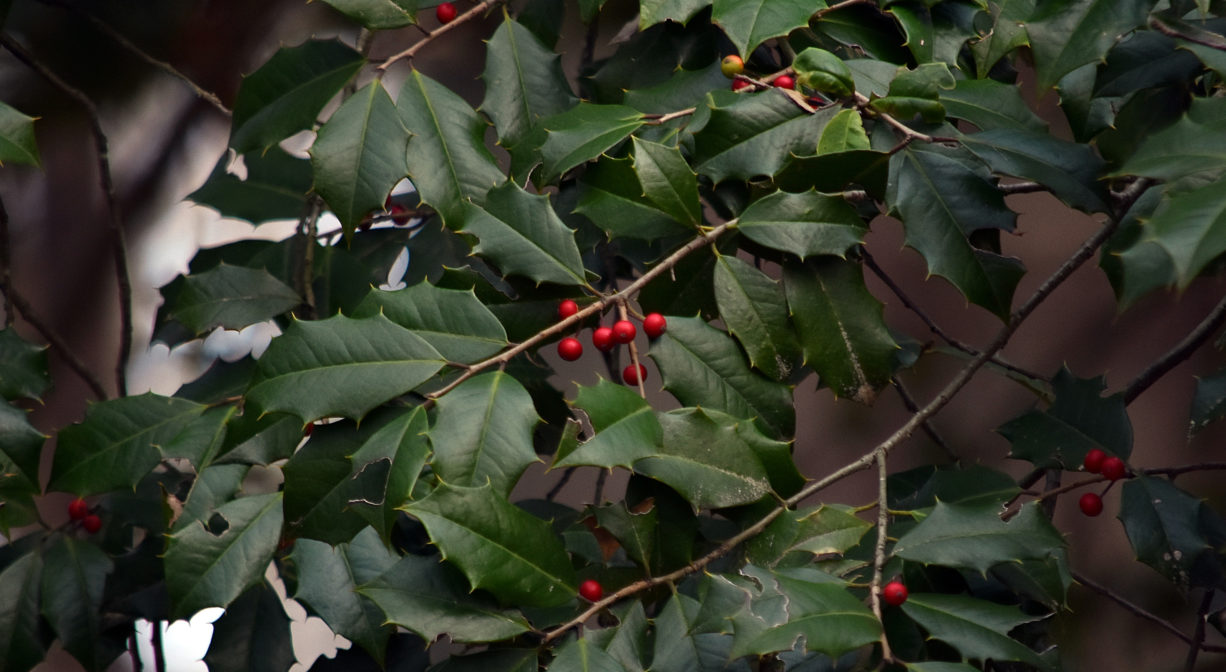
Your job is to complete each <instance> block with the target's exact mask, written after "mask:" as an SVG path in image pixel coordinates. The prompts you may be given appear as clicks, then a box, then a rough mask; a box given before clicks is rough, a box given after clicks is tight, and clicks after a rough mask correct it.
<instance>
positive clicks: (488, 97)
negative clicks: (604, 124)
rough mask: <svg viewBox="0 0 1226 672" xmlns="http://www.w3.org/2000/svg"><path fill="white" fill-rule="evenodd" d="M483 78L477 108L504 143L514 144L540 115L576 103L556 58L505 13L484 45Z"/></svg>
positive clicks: (563, 109) (569, 106)
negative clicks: (489, 121)
mask: <svg viewBox="0 0 1226 672" xmlns="http://www.w3.org/2000/svg"><path fill="white" fill-rule="evenodd" d="M482 78H483V79H484V80H485V99H484V100H482V101H481V110H482V111H483V112H485V113H486V114H487V115H489V117H490V119H491V120H492V121H493V122H494V128H496V129H498V141H499V144H501V145H502V146H503V147H514V146H515V145H517V144H519V143H520V142H521V141H522V140H523V139H524V138H525V137H526V136H527V135H528V132H529V131H530V130H531V129H532V127H533V126H536V125H537V123H538V122H540V120H541V119H543V118H545V117H551V116H553V115H555V114H558V113H561V112H565V111H566V110H569V109H570V108H572V107H574V106H575V104H576V103H577V102H578V99H577V98H575V94H574V93H572V92H571V90H570V84H569V83H568V82H567V81H566V75H565V73H563V72H562V58H561V56H559V55H558V54H556V53H554V52H553V50H552V49H550V48H549V47H548V46H546V45H544V44H542V43H541V41H540V40H539V39H537V37H536V36H535V35H533V34H532V31H530V30H528V29H527V28H525V27H524V26H523V25H521V24H519V23H517V22H516V21H515V20H514V19H512V18H511V17H510V16H505V17H504V19H503V22H502V25H501V26H499V27H498V30H496V31H494V36H493V37H491V38H490V39H489V42H487V43H486V46H485V73H484V74H483V75H482Z"/></svg>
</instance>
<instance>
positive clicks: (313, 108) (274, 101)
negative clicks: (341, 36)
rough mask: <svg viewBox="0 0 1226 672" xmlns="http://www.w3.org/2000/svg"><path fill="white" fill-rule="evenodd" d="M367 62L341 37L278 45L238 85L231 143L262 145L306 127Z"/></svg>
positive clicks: (247, 148)
mask: <svg viewBox="0 0 1226 672" xmlns="http://www.w3.org/2000/svg"><path fill="white" fill-rule="evenodd" d="M365 62H366V59H365V58H363V57H362V55H361V54H359V53H358V52H356V51H354V50H353V49H352V48H350V47H348V46H346V45H345V44H342V43H341V42H340V40H308V41H306V42H303V43H302V44H300V45H298V46H296V47H282V48H281V49H280V50H279V51H278V52H277V53H276V54H274V55H273V57H272V58H270V59H268V61H267V62H265V63H264V65H262V66H260V68H259V69H258V70H256V71H255V72H253V73H251V74H250V75H247V76H246V77H244V78H243V82H242V84H240V85H239V87H238V96H237V97H236V98H235V100H234V120H233V122H232V123H231V130H230V146H231V147H233V148H234V150H235V151H237V152H238V153H239V154H246V153H248V152H251V151H252V150H260V151H263V150H265V149H267V148H269V147H271V146H272V145H275V144H277V143H278V142H280V141H282V140H284V139H285V138H288V137H289V136H291V135H293V134H294V133H297V132H298V131H301V130H305V129H308V128H310V127H311V126H312V124H314V123H315V119H316V117H318V116H319V112H320V111H321V110H322V109H323V107H324V105H326V104H327V103H328V101H329V100H331V99H332V97H333V96H335V95H336V94H337V93H339V92H340V90H341V88H342V87H343V86H345V83H346V82H348V81H349V80H350V79H351V78H352V77H353V76H354V75H355V74H357V72H358V70H359V69H361V67H362V65H363V64H365Z"/></svg>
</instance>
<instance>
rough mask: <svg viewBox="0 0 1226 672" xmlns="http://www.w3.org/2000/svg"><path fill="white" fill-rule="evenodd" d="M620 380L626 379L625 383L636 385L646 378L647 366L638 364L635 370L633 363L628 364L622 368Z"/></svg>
mask: <svg viewBox="0 0 1226 672" xmlns="http://www.w3.org/2000/svg"><path fill="white" fill-rule="evenodd" d="M622 380H624V381H626V384H627V385H638V384H639V383H640V382H642V381H644V380H647V367H645V366H643V365H642V364H639V368H638V370H635V368H634V365H633V364H628V365H627V366H626V368H624V369H622Z"/></svg>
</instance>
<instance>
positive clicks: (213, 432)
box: [162, 406, 238, 469]
mask: <svg viewBox="0 0 1226 672" xmlns="http://www.w3.org/2000/svg"><path fill="white" fill-rule="evenodd" d="M237 415H238V407H236V406H215V407H213V408H210V409H208V410H207V411H205V412H204V413H202V414H201V415H200V416H198V417H197V418H196V419H195V420H193V421H192V422H191V423H190V424H188V425H187V427H184V428H183V431H181V432H179V434H178V435H177V436H175V438H174V439H173V440H171V441H170V443H168V444H166V445H165V447H163V448H162V455H163V457H164V458H165V459H177V460H187V461H188V462H190V463H191V464H192V465H194V466H195V467H196V468H197V469H203V468H204V467H206V466H208V464H209V463H211V462H212V461H213V459H214V458H215V457H216V456H217V455H218V453H220V452H221V449H222V447H223V446H224V445H225V438H226V432H227V430H228V429H229V423H230V421H231V420H232V419H234V418H235V417H236V416H237Z"/></svg>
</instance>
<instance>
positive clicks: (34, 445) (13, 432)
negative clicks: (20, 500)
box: [0, 404, 47, 534]
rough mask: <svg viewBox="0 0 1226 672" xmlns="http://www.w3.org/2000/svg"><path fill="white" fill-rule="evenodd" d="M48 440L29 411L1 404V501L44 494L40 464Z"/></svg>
mask: <svg viewBox="0 0 1226 672" xmlns="http://www.w3.org/2000/svg"><path fill="white" fill-rule="evenodd" d="M46 439H47V437H45V436H43V433H42V432H40V431H38V430H37V429H35V428H34V426H33V425H31V424H30V420H29V418H28V417H27V413H26V412H25V411H23V410H22V409H20V408H17V407H16V406H11V405H9V404H0V500H5V499H8V498H9V497H16V496H17V495H19V494H21V493H25V494H27V495H35V494H38V493H39V492H40V491H41V489H40V488H39V478H38V464H39V459H40V458H39V454H40V453H41V451H42V447H43V442H44V441H46ZM6 534H7V533H6Z"/></svg>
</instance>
